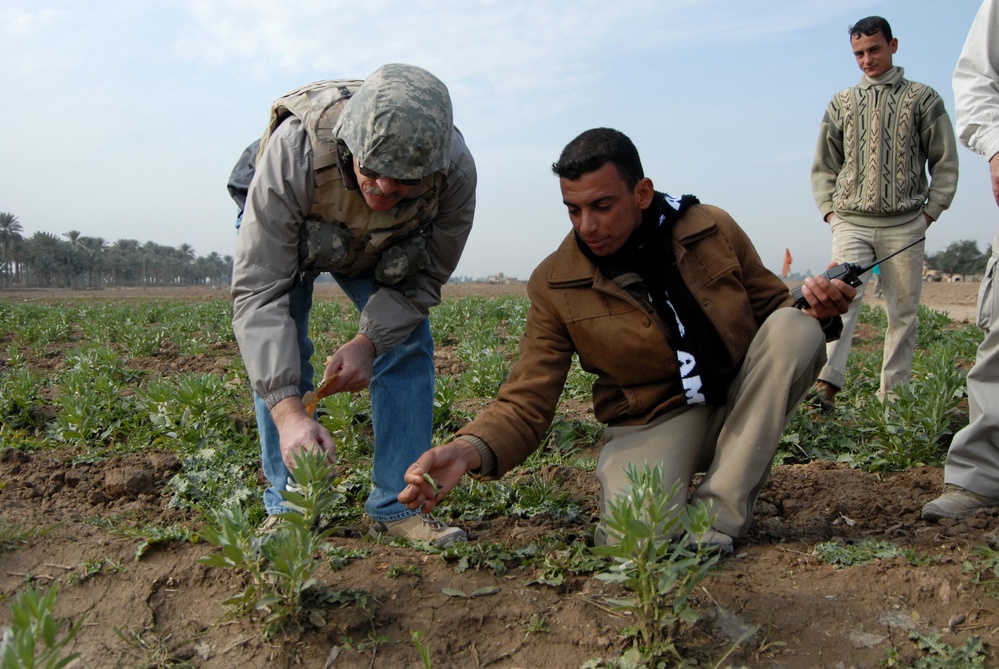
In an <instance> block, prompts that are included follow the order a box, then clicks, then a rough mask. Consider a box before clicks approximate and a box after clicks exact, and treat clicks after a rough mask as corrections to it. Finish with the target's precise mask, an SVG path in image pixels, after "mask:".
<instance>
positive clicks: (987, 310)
mask: <svg viewBox="0 0 999 669" xmlns="http://www.w3.org/2000/svg"><path fill="white" fill-rule="evenodd" d="M997 264H999V230H997V231H996V236H995V240H994V241H993V242H992V257H991V258H990V259H989V264H988V269H987V271H986V273H985V278H984V279H982V285H981V286H980V288H979V291H978V326H979V327H980V328H981V329H982V330H983V331H984V332H985V339H984V340H982V343H981V345H980V346H979V347H978V355H977V356H976V359H975V366H974V367H972V368H971V371H970V372H968V412H969V414H970V415H969V417H968V418H969V422H968V425H967V426H965V427H964V429H962V430H961V431H960V432H958V433H957V434H955V435H954V440H953V441H952V442H951V443H950V449H949V450H948V451H947V464H946V465H945V466H944V482H945V483H954V484H956V485H959V486H961V487H962V488H965V489H966V490H970V491H971V492H974V493H978V494H979V495H984V496H986V497H992V498H993V499H999V327H997V323H996V319H997V318H999V291H997V286H996V283H995V280H996V270H997Z"/></svg>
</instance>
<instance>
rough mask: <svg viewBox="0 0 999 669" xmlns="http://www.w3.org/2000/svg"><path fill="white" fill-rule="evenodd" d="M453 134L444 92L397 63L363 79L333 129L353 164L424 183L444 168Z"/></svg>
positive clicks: (442, 87)
mask: <svg viewBox="0 0 999 669" xmlns="http://www.w3.org/2000/svg"><path fill="white" fill-rule="evenodd" d="M452 133H453V126H452V114H451V96H450V95H448V92H447V87H446V86H445V85H444V83H443V82H441V80H440V79H438V78H437V77H435V76H434V75H432V74H430V73H429V72H427V71H426V70H424V69H422V68H419V67H416V66H415V65H403V64H400V63H390V64H388V65H383V66H381V67H380V68H378V69H377V70H375V71H374V72H373V73H372V74H371V75H370V76H369V77H368V78H367V79H365V80H364V83H363V84H361V87H360V88H358V89H357V92H356V93H354V95H353V96H351V98H350V100H349V101H348V102H347V104H346V105H345V107H344V110H343V113H341V114H340V117H339V118H338V119H337V122H336V125H334V127H333V136H334V137H336V138H337V139H339V140H340V141H342V142H343V143H344V144H346V145H347V148H348V149H350V152H351V153H352V154H353V155H354V156H355V157H356V158H357V160H358V162H360V163H361V164H363V165H364V166H365V167H367V168H368V169H370V170H372V171H374V172H378V173H379V174H384V175H385V176H387V177H391V178H394V179H423V178H424V177H427V176H429V175H430V174H433V173H434V172H438V171H440V170H443V169H445V168H447V166H448V163H449V162H450V159H451V137H452Z"/></svg>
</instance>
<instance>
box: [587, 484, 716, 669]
mask: <svg viewBox="0 0 999 669" xmlns="http://www.w3.org/2000/svg"><path fill="white" fill-rule="evenodd" d="M626 475H627V477H628V481H629V483H630V489H629V491H628V494H624V495H619V496H618V497H617V498H616V499H615V500H613V501H611V502H610V503H609V504H608V510H607V512H606V513H605V514H604V517H603V519H602V520H601V523H602V525H603V528H604V531H605V532H606V534H607V542H608V543H607V544H606V545H603V546H594V547H593V549H592V550H593V552H594V553H595V554H596V555H599V556H602V557H605V558H609V559H610V560H611V562H612V564H611V566H610V567H609V568H608V569H607V570H606V571H604V572H601V573H599V574H597V575H596V578H598V579H600V580H602V581H608V582H611V583H619V584H621V586H623V587H624V588H625V589H626V590H629V591H631V593H632V594H633V596H632V597H630V598H627V599H609V600H608V604H610V605H611V606H613V607H614V608H615V609H617V610H619V611H626V612H629V613H631V614H633V615H634V616H635V619H636V620H635V631H634V638H635V644H636V648H637V649H638V650H639V651H640V653H641V655H642V657H643V658H644V660H646V661H649V662H653V663H654V662H656V661H658V660H661V659H664V658H665V657H667V656H668V655H671V656H673V657H675V658H676V659H680V655H679V653H678V651H677V649H676V647H675V645H674V638H675V634H676V632H677V631H678V628H679V625H680V624H681V623H694V622H696V621H697V620H698V619H699V618H700V613H698V612H697V611H696V610H695V609H693V608H692V607H690V606H689V605H688V601H689V599H690V596H691V594H693V592H694V589H695V588H696V587H697V585H698V583H700V581H701V580H702V579H703V578H704V577H705V576H707V575H708V573H709V572H710V571H711V569H712V568H713V567H714V566H715V564H716V563H717V562H718V558H719V556H718V553H717V552H715V551H710V550H709V549H708V548H706V547H704V546H702V545H701V544H700V543H699V542H696V541H694V540H693V539H692V538H693V537H695V536H698V535H701V534H703V533H704V532H706V531H707V530H709V529H710V528H711V525H712V523H713V522H714V516H713V515H712V514H711V513H710V510H709V509H708V508H707V507H705V506H704V505H703V504H698V505H695V506H687V505H686V504H685V503H684V500H685V492H686V491H685V490H681V487H680V482H679V481H677V482H676V483H674V484H673V486H672V488H671V489H669V490H667V489H666V488H665V483H664V482H663V470H662V466H661V465H656V466H654V467H649V465H648V464H646V465H644V467H643V468H642V469H641V470H639V469H637V468H636V467H635V466H634V465H629V467H628V470H627V472H626Z"/></svg>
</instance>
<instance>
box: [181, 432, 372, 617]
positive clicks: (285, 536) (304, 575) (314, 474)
mask: <svg viewBox="0 0 999 669" xmlns="http://www.w3.org/2000/svg"><path fill="white" fill-rule="evenodd" d="M291 474H292V477H293V479H294V481H295V483H294V485H293V486H289V490H287V491H282V493H281V495H282V497H283V498H284V502H283V503H284V505H285V507H286V508H288V511H287V512H285V513H283V514H281V515H280V516H279V518H280V519H281V522H280V523H278V524H277V525H276V526H275V527H274V528H273V529H272V530H271V531H270V532H269V533H265V534H263V535H262V536H261V535H260V534H259V533H258V532H257V531H256V530H255V529H254V528H252V527H251V525H250V523H249V522H248V521H247V518H246V516H245V515H244V514H243V511H242V510H241V509H240V508H239V507H230V508H228V509H225V510H223V511H221V512H220V513H218V514H216V517H215V526H209V527H206V528H205V529H204V530H202V532H201V537H202V538H203V539H204V540H205V541H208V542H209V543H211V544H213V545H215V546H218V547H219V548H220V549H221V551H220V552H219V553H216V554H213V555H209V556H206V557H204V558H201V560H200V562H201V563H202V564H206V565H208V566H211V567H222V568H237V569H243V570H246V571H247V572H249V574H250V577H251V578H250V582H249V583H248V585H247V587H246V589H245V590H244V591H243V592H242V593H240V594H239V595H237V596H235V597H232V598H230V599H228V600H226V601H225V602H223V604H224V605H226V606H228V607H230V608H232V609H233V610H235V611H236V612H239V613H245V612H248V611H250V610H259V611H263V612H265V614H266V616H265V618H264V623H265V624H266V625H267V628H268V631H269V632H273V631H276V630H278V629H281V628H283V627H286V626H289V625H299V624H300V623H301V622H302V621H303V620H304V619H306V618H308V619H309V620H310V621H313V622H315V621H316V620H321V619H322V618H321V615H319V614H318V612H315V611H307V610H306V606H305V605H304V599H303V598H304V597H305V596H306V595H307V594H313V593H314V592H315V591H319V590H321V589H322V586H321V584H320V582H319V581H318V580H317V579H316V578H315V577H314V574H315V572H316V570H317V569H318V568H319V566H320V565H321V564H322V562H321V560H320V559H318V558H317V557H316V555H317V554H318V553H320V551H321V550H322V548H323V546H324V543H325V541H326V539H327V538H328V537H329V535H330V533H331V531H330V530H325V531H322V532H316V531H314V529H313V528H315V526H316V524H317V523H318V521H319V518H320V516H321V515H322V513H323V511H324V509H325V507H326V506H328V505H329V504H330V501H331V494H330V492H331V490H332V488H333V467H332V465H330V464H329V463H328V462H327V460H326V457H325V455H324V454H323V453H320V452H318V451H309V452H305V453H297V454H296V455H295V464H294V466H293V467H292V468H291ZM315 599H316V601H323V602H328V601H334V600H336V597H331V596H330V595H328V593H325V592H322V593H319V592H316V594H315ZM355 599H356V598H355Z"/></svg>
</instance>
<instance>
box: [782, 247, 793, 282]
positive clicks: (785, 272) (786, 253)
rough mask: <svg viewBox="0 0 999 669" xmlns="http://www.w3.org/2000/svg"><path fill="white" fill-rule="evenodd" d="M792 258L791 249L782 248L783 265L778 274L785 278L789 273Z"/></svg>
mask: <svg viewBox="0 0 999 669" xmlns="http://www.w3.org/2000/svg"><path fill="white" fill-rule="evenodd" d="M793 260H794V259H793V258H792V257H791V249H784V267H782V268H781V270H780V275H781V276H782V277H784V278H785V279H786V278H787V277H788V275H789V274H790V273H791V262H792V261H793Z"/></svg>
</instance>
